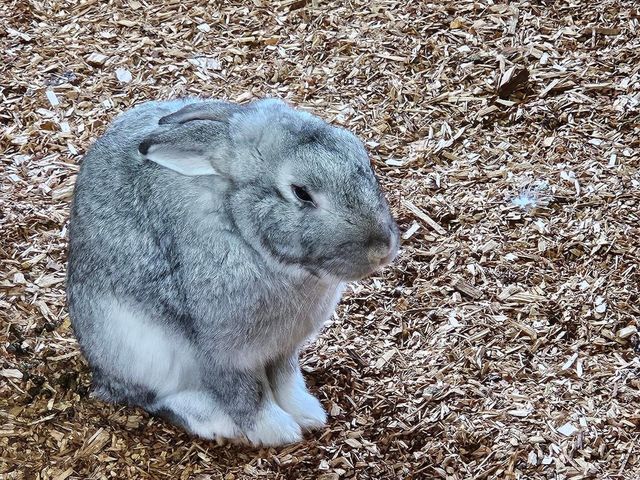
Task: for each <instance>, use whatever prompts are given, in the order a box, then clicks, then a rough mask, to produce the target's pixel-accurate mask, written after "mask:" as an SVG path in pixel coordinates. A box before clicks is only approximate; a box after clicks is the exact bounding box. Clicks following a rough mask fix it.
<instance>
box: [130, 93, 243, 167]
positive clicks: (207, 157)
mask: <svg viewBox="0 0 640 480" xmlns="http://www.w3.org/2000/svg"><path fill="white" fill-rule="evenodd" d="M241 109H242V107H240V106H239V105H234V104H231V103H227V102H219V101H211V102H198V103H193V104H189V105H187V106H185V107H183V108H182V109H180V110H178V111H177V112H175V113H172V114H170V115H167V116H165V117H162V118H161V119H160V121H159V122H158V123H159V124H160V125H162V126H164V128H162V129H161V130H160V131H158V132H156V133H153V134H151V135H150V136H149V137H147V138H146V139H144V140H143V141H142V142H141V143H140V145H139V146H138V150H139V151H140V153H141V154H142V155H143V156H144V157H145V158H146V159H147V160H151V161H152V162H155V163H157V164H159V165H162V166H163V167H166V168H169V169H171V170H173V171H175V172H178V173H180V174H182V175H188V176H195V175H224V174H225V173H226V172H227V170H228V169H227V168H226V164H225V163H226V158H225V155H224V152H225V151H226V148H225V147H226V146H227V144H228V129H227V126H226V123H227V122H228V120H229V119H230V118H231V116H232V115H233V114H234V113H237V112H239V111H240V110H241ZM166 127H169V128H166Z"/></svg>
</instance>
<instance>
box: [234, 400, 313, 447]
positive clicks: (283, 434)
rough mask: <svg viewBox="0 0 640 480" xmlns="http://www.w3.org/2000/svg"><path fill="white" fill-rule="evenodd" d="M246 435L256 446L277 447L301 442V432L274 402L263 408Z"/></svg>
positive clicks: (294, 421)
mask: <svg viewBox="0 0 640 480" xmlns="http://www.w3.org/2000/svg"><path fill="white" fill-rule="evenodd" d="M246 435H247V438H248V439H249V441H250V442H251V443H252V444H253V445H256V446H257V445H264V446H278V445H285V444H287V443H295V442H299V441H300V440H302V431H301V430H300V426H299V425H298V423H297V422H296V420H294V418H293V417H292V416H291V415H289V414H288V413H287V412H285V411H284V410H283V409H282V408H280V407H279V406H278V405H277V404H276V403H274V402H269V403H268V404H267V405H266V406H265V408H264V409H263V410H262V412H260V414H259V415H258V417H257V419H256V423H255V425H254V427H253V428H252V429H251V430H250V431H248V432H246Z"/></svg>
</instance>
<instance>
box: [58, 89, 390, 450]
mask: <svg viewBox="0 0 640 480" xmlns="http://www.w3.org/2000/svg"><path fill="white" fill-rule="evenodd" d="M398 245H399V235H398V227H397V224H396V222H395V221H394V219H393V217H392V215H391V213H390V209H389V206H388V203H387V201H386V200H385V197H384V195H383V193H382V191H381V189H380V186H379V183H378V181H377V179H376V177H375V175H374V172H373V170H372V168H371V163H370V160H369V157H368V154H367V152H366V150H365V148H364V146H363V144H362V143H361V142H360V141H359V140H358V139H357V138H356V136H355V135H353V134H352V133H350V132H349V131H347V130H346V129H343V128H340V127H336V126H331V125H329V124H328V123H326V122H324V121H323V120H321V119H320V118H319V117H317V116H315V115H313V114H311V113H308V112H304V111H301V110H298V109H295V108H293V107H292V106H290V105H289V104H288V103H286V102H284V101H282V100H279V99H273V98H267V99H261V100H256V101H254V102H251V103H248V104H236V103H232V102H227V101H222V100H208V99H200V98H185V99H178V100H168V101H150V102H146V103H143V104H141V105H139V106H136V107H134V108H133V109H131V110H128V111H126V112H124V113H122V114H121V115H120V116H118V117H117V118H116V119H115V120H114V122H113V123H112V125H111V126H110V127H109V128H108V129H107V131H106V133H105V134H104V135H103V136H102V137H101V138H99V139H98V140H97V141H96V142H95V143H94V144H93V145H92V147H91V148H90V149H89V151H88V152H87V154H86V156H85V157H84V159H83V161H82V163H81V168H80V171H79V174H78V177H77V181H76V185H75V190H74V198H73V202H72V207H71V216H70V222H69V249H68V273H67V293H68V295H67V296H68V298H67V304H68V308H69V312H70V317H71V320H72V325H73V329H74V332H75V335H76V337H77V339H78V342H79V345H80V348H81V351H82V353H83V355H84V356H85V358H86V359H87V361H88V363H89V365H90V367H91V371H92V376H93V380H92V383H93V394H94V395H95V396H97V397H98V398H100V399H102V400H104V401H106V402H111V403H116V404H126V405H133V406H139V407H141V408H143V409H145V410H146V411H148V412H149V413H150V414H152V415H155V416H159V417H162V418H164V419H167V420H168V421H170V422H172V423H174V424H176V425H177V426H179V427H181V428H183V429H184V430H186V431H187V432H189V433H190V434H191V435H194V436H198V437H202V438H205V439H214V440H226V439H231V440H236V441H240V442H244V443H249V444H250V445H253V446H278V445H283V444H288V443H293V442H297V441H300V440H301V439H302V435H303V432H304V431H307V430H311V429H316V428H321V427H322V426H324V425H325V423H326V419H327V416H326V413H325V410H324V408H323V407H322V405H321V403H320V402H319V401H318V400H317V399H316V398H315V397H314V396H313V395H312V394H311V393H309V391H308V390H307V387H306V386H305V381H304V378H303V375H302V373H301V370H300V364H299V360H298V354H299V351H300V349H301V346H303V345H304V344H305V342H307V341H309V340H310V339H312V338H313V337H314V335H316V334H317V333H318V331H319V330H320V328H321V327H322V325H323V324H324V323H325V322H326V321H327V320H328V319H329V317H330V316H331V315H332V313H333V312H334V310H335V308H336V305H337V304H338V302H339V299H340V297H341V295H342V293H343V290H344V288H345V285H346V284H347V282H349V281H355V280H358V279H362V278H364V277H366V276H367V275H369V274H371V273H372V272H374V271H375V270H377V269H379V268H381V267H383V266H386V265H388V264H390V263H391V262H392V261H393V259H394V258H395V257H396V255H397V252H398Z"/></svg>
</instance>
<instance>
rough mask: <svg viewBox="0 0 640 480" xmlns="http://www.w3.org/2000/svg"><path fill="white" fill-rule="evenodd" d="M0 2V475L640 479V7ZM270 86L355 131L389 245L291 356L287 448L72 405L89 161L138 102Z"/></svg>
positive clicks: (613, 1) (538, 2) (78, 362)
mask: <svg viewBox="0 0 640 480" xmlns="http://www.w3.org/2000/svg"><path fill="white" fill-rule="evenodd" d="M220 3H221V4H220V5H215V4H214V3H213V2H211V3H209V2H206V1H202V0H190V1H186V0H185V1H178V0H167V1H164V2H154V1H152V0H131V1H122V0H113V1H109V2H100V1H98V0H65V1H62V0H57V1H51V0H29V1H19V0H4V1H3V2H2V4H0V56H1V57H0V58H1V60H0V69H1V75H0V79H1V80H0V97H1V102H2V108H1V109H0V132H1V134H0V151H1V152H2V155H1V156H0V169H1V170H2V175H1V177H0V188H1V190H0V242H1V243H0V259H1V263H0V478H6V479H55V480H64V479H111V478H116V479H129V478H130V479H146V478H153V479H195V480H205V479H219V478H223V479H228V480H230V479H244V478H247V479H248V478H266V479H269V478H272V479H294V478H296V479H320V480H334V479H346V478H354V479H367V478H371V479H396V478H406V479H432V478H435V479H451V480H454V479H475V480H480V479H494V478H496V479H574V480H576V479H583V478H584V479H586V478H589V479H638V478H640V453H639V451H638V448H639V446H638V439H639V437H640V393H639V387H640V378H639V376H638V374H639V372H640V361H639V359H638V354H639V352H640V342H639V337H638V332H637V319H638V315H640V307H639V291H640V273H639V271H638V263H639V261H640V249H639V237H640V218H639V217H640V213H639V212H640V208H639V204H638V201H639V199H640V193H639V190H640V167H639V164H640V11H639V6H638V4H637V2H635V1H634V0H601V1H598V2H591V1H586V0H568V1H567V0H558V1H551V0H547V1H545V0H530V1H522V2H518V1H513V2H507V3H502V2H494V1H492V0H474V1H470V0H456V1H439V2H436V1H433V0H432V1H430V2H429V1H424V2H422V1H413V2H402V1H373V2H370V1H365V0H357V1H355V0H354V1H349V2H335V3H332V2H323V1H317V0H284V1H273V2H270V1H267V0H253V1H245V2H224V5H222V2H220ZM182 95H203V96H208V97H218V98H226V99H231V100H235V101H248V100H251V99H253V98H258V97H263V96H278V97H282V98H285V99H287V100H289V101H290V102H292V103H294V104H296V105H299V106H301V107H304V108H309V109H311V110H312V111H314V112H315V113H317V114H319V115H320V116H322V117H324V118H325V119H327V120H328V121H331V122H333V123H335V124H338V125H344V126H346V127H348V128H350V129H352V130H354V131H355V132H356V133H357V134H358V135H360V136H361V137H362V138H363V139H364V140H365V141H366V144H367V146H368V148H369V149H370V151H371V154H372V158H373V162H374V165H375V168H376V170H377V172H378V173H379V175H380V177H381V181H382V183H383V185H384V187H385V189H386V190H387V192H389V197H390V201H391V203H392V206H393V209H394V212H395V214H396V216H397V218H398V221H399V224H400V226H401V229H402V231H403V246H402V252H401V255H400V257H399V259H398V261H397V262H396V263H395V265H393V266H392V267H390V268H387V269H386V270H384V271H383V272H381V273H380V274H379V275H377V276H375V277H374V278H371V279H368V280H366V281H363V282H360V283H358V284H354V285H353V286H352V287H351V288H350V289H349V291H348V294H347V295H346V298H345V299H344V301H343V302H342V304H341V306H340V308H339V309H338V311H337V313H336V315H335V316H334V318H333V319H332V321H331V322H330V324H329V325H328V326H327V328H326V329H325V330H324V332H323V333H322V335H321V336H320V338H319V339H318V340H317V341H316V342H315V343H313V344H311V345H310V346H309V347H308V348H307V349H306V350H305V352H304V355H303V364H304V369H305V371H306V376H307V378H308V382H309V384H310V388H311V389H312V390H313V392H314V393H316V394H317V395H318V397H319V398H320V400H321V401H322V403H323V404H324V405H325V407H326V408H327V410H328V411H329V413H330V419H329V425H328V426H327V428H326V429H324V430H322V431H319V432H315V433H313V434H309V435H307V437H306V440H305V441H304V442H303V443H300V444H297V445H291V446H288V447H285V448H278V449H262V450H251V449H249V448H246V447H237V446H233V445H222V446H218V445H216V444H215V443H213V442H208V441H203V440H198V439H193V438H190V437H189V436H188V435H186V434H185V433H183V432H181V431H179V430H177V429H175V428H173V427H171V426H170V425H168V424H166V423H164V422H163V421H160V420H158V419H155V418H151V417H150V416H148V415H147V414H146V413H144V412H142V411H140V410H137V409H134V408H123V407H114V406H109V405H106V404H103V403H100V402H98V401H96V400H93V399H92V398H91V397H90V396H89V392H90V375H89V373H88V369H87V365H86V363H85V362H84V360H83V359H82V357H81V355H80V354H79V351H78V346H77V343H76V342H75V340H74V337H73V333H72V330H71V328H70V324H69V318H68V315H67V312H66V310H65V308H64V302H65V294H64V273H65V246H66V222H67V217H68V213H69V200H70V197H71V194H72V190H73V182H74V177H75V174H76V172H77V170H78V164H79V162H80V160H81V157H82V153H83V152H85V151H86V149H87V147H88V146H89V145H90V143H91V142H92V141H93V140H94V139H95V138H96V137H97V136H98V135H100V134H101V133H102V132H103V131H104V129H105V127H106V125H107V124H108V123H109V122H110V121H111V119H113V117H114V116H115V115H117V114H118V113H119V112H121V111H122V110H124V109H126V108H129V107H130V106H132V105H134V104H137V103H139V102H142V101H144V100H148V99H155V98H168V97H174V96H182Z"/></svg>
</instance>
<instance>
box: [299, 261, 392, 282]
mask: <svg viewBox="0 0 640 480" xmlns="http://www.w3.org/2000/svg"><path fill="white" fill-rule="evenodd" d="M381 268H382V267H374V266H363V267H362V268H353V267H349V266H347V265H345V266H344V267H342V268H340V267H336V266H330V267H317V266H316V267H309V268H306V270H307V271H308V272H309V273H310V274H311V275H312V276H314V277H317V278H320V279H323V280H327V281H330V282H334V283H344V282H357V281H358V280H363V279H365V278H367V277H369V276H371V275H373V274H374V273H375V272H377V271H378V270H380V269H381Z"/></svg>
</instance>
